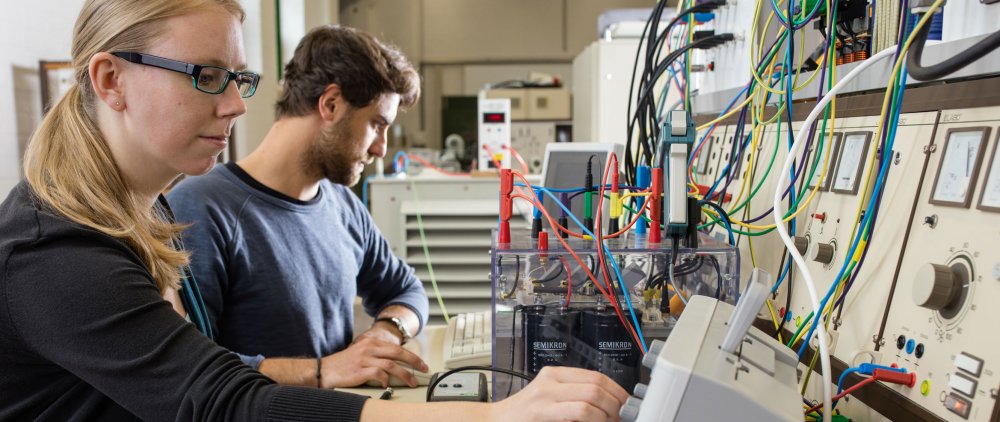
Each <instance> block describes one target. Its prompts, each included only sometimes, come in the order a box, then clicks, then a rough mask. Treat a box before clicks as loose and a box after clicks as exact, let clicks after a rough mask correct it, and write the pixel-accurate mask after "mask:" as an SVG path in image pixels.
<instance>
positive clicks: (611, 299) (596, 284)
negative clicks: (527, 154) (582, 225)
mask: <svg viewBox="0 0 1000 422" xmlns="http://www.w3.org/2000/svg"><path fill="white" fill-rule="evenodd" d="M513 174H514V176H517V178H519V179H521V181H522V182H524V185H525V186H527V187H528V190H529V191H530V192H531V195H532V197H534V200H529V202H530V203H531V204H532V205H536V206H538V205H540V201H538V197H537V195H535V190H534V189H533V188H532V187H531V183H529V182H528V179H526V178H525V177H524V175H523V174H521V173H518V172H513ZM538 208H539V210H540V211H541V212H542V214H543V215H545V219H546V220H548V222H549V224H550V225H551V226H553V227H554V226H555V221H554V219H553V218H552V216H551V215H550V214H549V213H548V210H546V209H545V207H541V206H539V207H538ZM556 239H558V240H559V243H561V244H562V245H563V248H565V249H566V251H567V252H569V253H570V255H572V256H573V258H574V259H576V262H577V263H579V264H580V267H581V268H583V271H584V272H585V273H586V274H587V277H589V278H590V280H591V281H592V282H593V283H594V287H596V288H597V290H598V291H600V292H601V295H603V296H604V297H605V298H606V299H608V301H609V302H612V303H615V299H614V297H613V296H612V295H611V294H610V293H608V292H607V291H605V290H604V288H603V287H602V286H601V284H600V283H599V282H598V281H597V277H596V276H595V275H594V274H593V273H592V272H590V269H589V268H587V266H586V264H584V263H583V260H582V259H580V256H578V255H577V254H576V252H575V251H573V248H571V247H570V246H569V244H568V243H566V239H563V238H562V236H556ZM615 313H616V314H618V319H619V320H620V321H621V322H622V324H623V326H625V327H627V328H628V329H629V333H630V334H632V338H633V339H634V340H635V341H636V344H637V345H641V344H642V342H641V341H640V340H639V336H638V335H636V333H635V331H634V330H632V326H631V324H629V323H627V322H626V320H625V317H624V316H622V313H621V310H619V309H618V307H617V306H616V307H615ZM640 347H641V346H640Z"/></svg>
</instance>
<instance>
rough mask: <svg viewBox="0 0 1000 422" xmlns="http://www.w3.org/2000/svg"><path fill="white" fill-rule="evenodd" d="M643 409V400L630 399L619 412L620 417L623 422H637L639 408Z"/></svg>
mask: <svg viewBox="0 0 1000 422" xmlns="http://www.w3.org/2000/svg"><path fill="white" fill-rule="evenodd" d="M641 407H642V400H641V399H637V398H635V397H629V398H628V400H626V401H625V405H624V406H622V409H621V410H619V411H618V416H619V417H621V420H622V422H635V420H636V419H638V418H639V408H641Z"/></svg>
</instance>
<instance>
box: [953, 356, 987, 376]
mask: <svg viewBox="0 0 1000 422" xmlns="http://www.w3.org/2000/svg"><path fill="white" fill-rule="evenodd" d="M955 367H956V368H958V369H961V370H963V371H965V372H968V373H970V374H972V376H974V377H978V376H979V374H980V373H981V372H982V371H983V360H982V359H979V358H977V357H975V356H972V355H970V354H968V353H965V352H961V353H959V354H958V355H956V356H955Z"/></svg>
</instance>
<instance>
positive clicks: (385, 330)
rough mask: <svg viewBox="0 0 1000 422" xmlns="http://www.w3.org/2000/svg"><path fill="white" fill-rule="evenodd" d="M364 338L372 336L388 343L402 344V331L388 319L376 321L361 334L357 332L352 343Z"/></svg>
mask: <svg viewBox="0 0 1000 422" xmlns="http://www.w3.org/2000/svg"><path fill="white" fill-rule="evenodd" d="M364 338H373V339H376V340H382V341H385V342H388V343H392V344H395V345H397V346H400V345H402V344H403V343H402V338H403V333H400V332H399V329H398V328H396V326H395V325H393V324H392V323H390V322H388V321H377V322H375V325H372V328H369V329H368V331H365V332H363V333H361V334H358V335H357V336H356V337H355V338H354V343H357V342H359V341H361V339H364Z"/></svg>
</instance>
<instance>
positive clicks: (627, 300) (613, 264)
mask: <svg viewBox="0 0 1000 422" xmlns="http://www.w3.org/2000/svg"><path fill="white" fill-rule="evenodd" d="M542 192H545V194H546V195H548V196H550V197H552V202H554V203H555V204H556V205H559V208H562V209H563V211H564V212H566V215H567V216H569V218H570V219H572V220H573V222H574V223H576V225H577V226H580V228H581V229H583V232H584V233H586V234H587V235H589V236H590V237H592V238H594V239H597V236H594V233H593V232H591V231H590V230H587V228H586V227H585V226H584V225H583V223H582V222H580V220H579V219H578V218H576V216H575V215H573V212H572V211H570V210H569V209H567V208H566V206H565V205H563V204H562V202H560V201H559V199H558V198H556V197H555V195H553V194H552V192H549V191H548V190H546V189H542ZM600 243H601V248H602V249H604V254H605V255H607V256H611V251H610V250H609V249H608V247H607V245H605V244H604V242H600ZM609 261H611V267H612V268H614V270H615V276H616V277H618V285H619V286H620V288H621V289H622V293H624V294H623V295H622V296H625V303H626V304H627V305H628V313H629V315H630V316H631V317H632V323H633V324H635V331H636V334H638V336H639V346H640V347H642V352H643V353H646V340H645V339H644V337H643V335H642V327H641V326H640V325H639V320H638V319H636V317H635V310H634V308H633V307H632V300H631V299H630V298H629V292H628V291H626V290H625V282H624V281H623V279H622V273H621V271H620V270H619V269H618V263H616V262H615V260H614V259H609ZM612 293H614V292H612Z"/></svg>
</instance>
